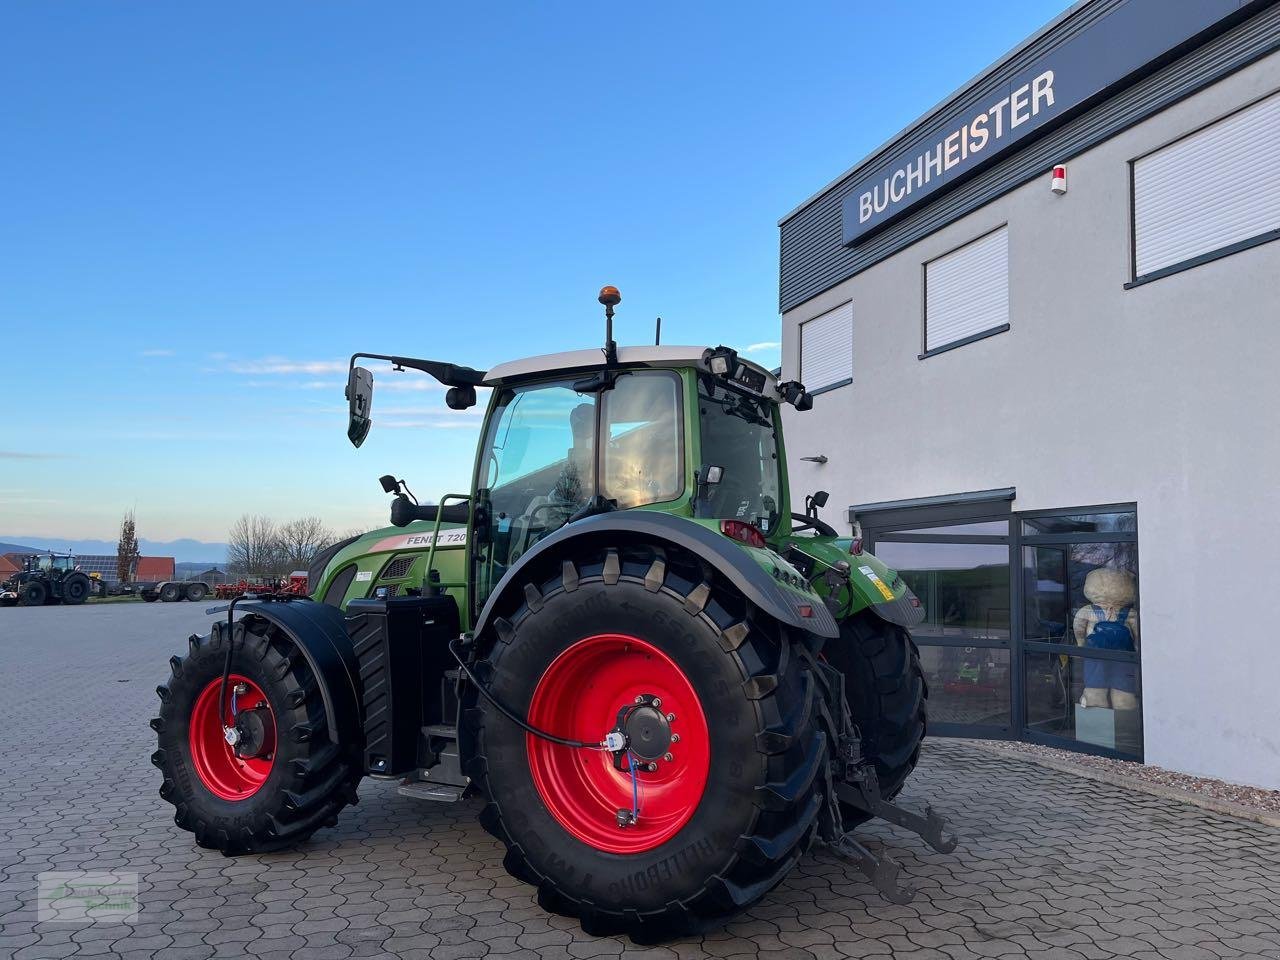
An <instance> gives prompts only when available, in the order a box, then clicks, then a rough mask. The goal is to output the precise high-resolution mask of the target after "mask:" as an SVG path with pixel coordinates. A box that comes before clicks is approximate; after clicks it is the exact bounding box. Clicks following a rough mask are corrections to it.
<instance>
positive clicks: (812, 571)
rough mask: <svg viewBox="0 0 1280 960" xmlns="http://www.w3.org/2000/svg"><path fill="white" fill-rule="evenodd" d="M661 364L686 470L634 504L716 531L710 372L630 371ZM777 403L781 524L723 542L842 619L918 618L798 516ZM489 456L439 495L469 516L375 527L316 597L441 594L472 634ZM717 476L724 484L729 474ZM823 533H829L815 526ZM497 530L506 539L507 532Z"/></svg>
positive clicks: (317, 583)
mask: <svg viewBox="0 0 1280 960" xmlns="http://www.w3.org/2000/svg"><path fill="white" fill-rule="evenodd" d="M673 349H675V348H673ZM707 352H708V353H709V352H711V351H707ZM737 362H738V364H740V365H741V366H746V367H748V368H749V369H751V370H752V371H753V372H754V373H756V374H758V376H759V377H760V378H765V377H768V378H769V380H768V381H764V380H763V379H762V380H761V381H760V382H762V383H763V382H772V377H771V375H770V374H768V372H767V371H765V370H764V369H763V368H758V367H755V366H754V365H752V364H749V363H747V362H746V361H742V360H738V361H737ZM617 369H618V374H619V376H625V375H626V372H627V370H628V368H627V367H625V366H621V367H619V368H617ZM660 369H661V370H665V372H666V373H668V374H669V375H671V376H673V377H674V378H676V379H678V381H679V390H680V403H679V407H680V418H681V430H680V435H681V437H682V439H683V443H682V450H681V453H682V456H681V458H680V460H681V471H680V474H681V475H680V478H679V482H678V484H676V485H675V486H676V487H678V489H671V490H667V491H663V494H662V499H660V500H656V501H654V502H650V503H642V504H638V505H637V506H635V507H634V509H637V510H644V511H653V512H660V513H663V514H667V515H669V516H673V517H680V518H684V519H685V520H686V521H687V522H688V523H689V524H691V525H696V526H698V527H701V528H703V529H705V530H708V531H712V532H714V533H716V534H720V533H721V525H722V523H723V522H724V521H725V520H730V519H734V518H732V517H702V516H698V513H699V510H698V504H697V501H698V491H699V488H700V484H702V486H703V489H705V483H704V481H703V477H702V475H701V472H700V471H705V470H706V469H707V468H708V467H713V466H716V465H715V464H711V463H708V462H706V457H705V456H704V451H703V431H702V429H700V416H699V411H700V410H702V409H703V407H701V406H700V404H699V394H698V389H699V378H703V379H704V381H705V379H706V378H708V377H709V376H710V375H709V373H708V372H707V371H706V370H705V369H699V368H698V367H697V366H686V367H670V368H657V367H650V366H643V367H636V368H632V372H639V371H641V370H643V371H644V372H646V373H650V372H656V371H657V370H660ZM563 381H564V374H563V371H562V370H557V373H556V376H555V377H553V378H550V379H549V380H547V381H544V382H549V383H556V384H558V383H562V382H563ZM516 382H517V383H519V385H520V387H521V389H523V390H525V391H533V390H536V389H537V388H538V384H539V382H540V381H539V380H538V379H537V377H536V376H535V377H534V378H532V379H521V380H517V381H516ZM502 395H503V391H502V388H496V389H495V390H494V392H493V397H492V401H493V402H492V403H491V406H490V410H489V412H488V414H487V416H486V418H485V421H484V427H483V429H482V432H481V435H482V437H491V436H492V433H493V430H494V426H495V418H496V417H498V416H499V415H500V414H501V412H502V407H501V404H500V400H501V398H502ZM777 405H778V404H777V401H772V402H771V403H770V406H771V407H772V411H771V413H772V419H773V425H772V426H773V429H772V432H773V433H774V434H775V436H776V440H775V443H776V461H775V462H776V470H777V481H778V489H777V497H776V501H777V503H776V509H775V510H774V511H773V512H774V513H775V514H776V519H775V522H774V523H773V524H772V529H769V530H767V531H765V530H762V531H761V533H762V535H763V539H764V545H763V546H762V547H757V546H752V545H751V544H749V543H746V542H742V541H741V540H738V539H735V538H731V537H725V539H726V541H728V542H730V543H732V544H733V545H734V547H735V549H737V550H740V551H741V552H742V553H743V554H744V555H745V556H747V557H749V558H750V559H751V561H753V562H754V563H755V564H756V565H758V566H759V567H760V568H761V570H763V571H765V572H766V573H768V575H769V576H770V577H772V578H773V579H774V580H775V581H776V582H777V583H778V585H779V586H780V587H781V588H782V589H783V590H786V591H788V592H790V593H795V594H797V595H799V596H801V597H804V598H806V599H807V600H812V599H814V597H815V596H816V597H817V598H818V599H819V600H820V601H821V602H822V603H824V604H825V605H826V606H827V607H828V609H830V610H831V611H832V613H833V614H834V615H835V616H836V617H837V618H838V619H846V618H848V617H851V616H853V615H855V614H857V613H858V612H859V611H861V610H864V609H866V608H868V607H876V608H877V611H878V612H881V613H882V615H884V616H885V618H886V619H888V620H890V621H891V622H894V623H904V624H911V623H914V622H918V619H919V617H918V616H914V615H913V614H914V611H915V610H917V609H918V608H919V602H918V601H917V600H915V598H914V597H913V596H912V595H911V592H910V590H909V589H908V587H907V586H906V584H905V582H904V581H903V580H902V578H901V577H899V576H898V575H897V573H896V571H894V570H891V569H890V568H889V567H887V566H886V565H885V564H884V563H882V562H881V561H880V560H879V559H877V558H876V557H874V556H873V555H872V554H870V553H867V552H865V551H862V550H861V548H860V546H856V545H855V540H854V538H853V537H842V536H837V535H835V533H834V531H832V530H830V528H829V527H826V525H825V524H822V523H821V522H819V521H817V518H816V508H811V513H812V514H813V515H812V516H810V515H806V514H798V515H793V514H792V512H791V504H790V494H789V489H788V483H787V469H786V458H785V448H784V441H783V437H782V430H781V426H780V418H779V417H778V414H777ZM704 416H705V414H704ZM487 455H488V448H487V447H486V446H485V445H483V444H482V445H481V448H480V451H479V453H478V456H477V465H476V470H475V471H474V474H475V477H476V481H475V484H474V485H473V488H472V490H471V491H470V492H469V493H468V494H449V495H446V496H445V497H443V498H442V499H441V501H440V506H441V507H449V506H451V505H453V506H455V508H456V507H460V506H466V507H467V516H466V522H446V521H444V520H442V519H441V518H440V516H438V515H437V517H436V518H435V519H432V520H425V521H424V520H419V521H412V522H409V523H408V524H407V525H406V526H404V527H395V526H392V527H386V528H382V529H379V530H373V531H371V532H369V533H366V534H364V535H363V536H361V537H359V538H356V539H354V540H351V541H347V542H345V543H343V544H341V545H340V546H339V547H338V548H336V549H333V550H331V551H330V552H327V553H326V554H325V555H323V556H322V557H320V558H318V560H319V563H317V564H315V565H313V573H314V575H313V576H312V578H311V581H310V588H311V595H312V597H313V598H314V599H316V600H321V601H323V602H326V603H329V604H332V605H336V606H339V607H341V608H343V609H345V608H346V606H347V604H348V603H350V602H351V601H352V600H356V599H361V598H368V597H378V598H385V597H391V596H406V595H414V594H420V593H423V592H426V593H434V592H445V593H448V594H449V595H450V596H452V597H453V598H454V599H455V600H456V601H457V604H458V609H459V616H460V621H461V624H462V628H463V629H464V630H471V629H472V628H473V627H474V625H475V622H476V619H477V618H478V616H479V614H480V609H481V607H482V605H483V603H484V601H485V600H486V599H487V598H488V595H489V590H490V589H491V588H493V587H494V586H496V584H497V580H498V577H497V576H496V575H495V572H494V566H495V565H498V562H497V560H496V558H495V556H494V553H495V552H496V549H495V548H492V547H490V546H489V545H488V544H486V543H484V542H483V538H482V542H481V543H480V544H478V545H477V544H476V538H475V536H474V535H473V530H474V524H475V510H474V507H471V506H470V505H472V504H476V503H483V502H484V500H485V499H486V497H487V498H490V499H491V498H492V497H493V496H495V495H496V494H497V493H498V490H497V489H496V488H495V489H494V490H491V491H489V490H485V489H484V488H482V487H481V486H480V479H481V478H482V476H483V474H482V472H481V470H480V461H481V460H482V459H483V458H485V457H486V456H487ZM564 463H565V461H564V460H561V461H553V462H552V463H551V464H549V465H548V466H550V467H552V468H553V469H554V468H562V467H563V465H564ZM522 479H523V478H522V477H518V478H516V480H522ZM720 482H724V480H723V478H722V479H721V481H720ZM402 496H403V495H402ZM428 509H430V508H428ZM482 519H483V517H482ZM752 519H753V520H755V519H757V518H756V517H752ZM815 527H816V528H817V529H815ZM554 529H558V528H553V529H552V530H549V531H546V532H554ZM820 530H824V531H826V532H825V533H824V532H818V531H820ZM497 536H499V537H500V536H501V534H498V535H497ZM477 546H478V547H479V549H478V550H477V549H476V547H477ZM855 550H856V551H857V552H854V551H855Z"/></svg>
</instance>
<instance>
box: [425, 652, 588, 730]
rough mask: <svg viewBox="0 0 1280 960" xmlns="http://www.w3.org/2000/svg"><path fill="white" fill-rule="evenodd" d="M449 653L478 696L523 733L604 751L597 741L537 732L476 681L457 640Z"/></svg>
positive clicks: (535, 728)
mask: <svg viewBox="0 0 1280 960" xmlns="http://www.w3.org/2000/svg"><path fill="white" fill-rule="evenodd" d="M449 652H450V653H451V654H453V659H455V660H457V661H458V666H459V667H461V668H462V672H463V673H464V674H466V676H467V679H468V680H470V681H471V682H472V684H474V685H475V688H476V690H478V691H479V692H480V695H481V696H482V697H484V698H485V699H486V700H488V701H489V702H490V703H491V704H493V706H494V708H495V709H497V711H498V712H499V713H500V714H502V715H503V716H504V717H506V718H507V719H508V720H510V721H511V722H512V723H514V724H515V725H516V726H517V727H519V728H520V729H521V730H523V731H524V732H525V733H527V734H529V735H530V736H534V737H537V738H538V739H539V740H546V741H547V742H548V743H558V744H559V745H560V746H562V747H577V748H580V749H583V750H603V749H605V747H604V744H603V743H601V742H599V741H588V740H572V739H570V738H568V737H557V736H556V735H555V734H554V733H547V731H545V730H539V729H538V728H537V727H535V726H534V725H533V724H531V723H529V722H528V721H527V720H524V719H521V717H520V716H519V715H518V714H516V712H515V711H514V710H512V709H511V708H510V707H508V706H507V705H506V704H505V703H503V702H502V701H501V700H499V699H498V698H497V697H496V696H494V695H493V693H492V692H490V690H489V688H488V687H486V686H485V685H484V684H483V683H481V682H480V681H479V679H477V677H476V675H475V674H474V673H472V672H471V667H470V666H468V664H467V662H466V660H464V659H463V657H462V651H460V650H459V649H458V640H456V639H455V640H450V641H449Z"/></svg>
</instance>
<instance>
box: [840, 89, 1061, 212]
mask: <svg viewBox="0 0 1280 960" xmlns="http://www.w3.org/2000/svg"><path fill="white" fill-rule="evenodd" d="M1053 102H1054V100H1053V71H1052V70H1046V71H1044V73H1042V74H1040V75H1039V76H1038V77H1036V78H1035V79H1034V80H1032V81H1031V82H1030V83H1024V84H1023V85H1022V86H1020V87H1019V88H1018V89H1017V90H1014V91H1013V92H1012V93H1010V94H1008V95H1007V96H1005V97H1003V98H1001V99H1000V100H997V101H996V102H995V103H994V104H993V105H992V106H991V107H990V108H988V109H987V110H985V111H981V112H979V113H978V114H977V115H976V116H975V117H974V118H973V119H972V120H970V121H968V122H967V123H965V124H964V125H963V126H962V127H960V129H958V130H952V131H951V132H950V133H949V134H947V136H946V138H945V139H942V140H939V141H938V142H937V143H935V144H934V145H933V146H931V147H929V148H928V149H927V150H925V152H924V153H922V154H920V155H919V156H917V157H916V158H915V160H913V161H912V162H910V163H908V164H906V165H905V166H902V167H898V169H896V170H894V171H893V173H891V174H888V175H886V176H885V178H884V181H883V182H882V183H873V184H871V189H870V190H864V191H863V192H861V193H859V194H858V195H857V198H858V223H859V224H860V225H861V224H864V223H866V222H867V221H869V220H871V219H872V218H873V217H875V216H876V215H877V214H881V213H884V212H885V211H886V210H888V209H889V207H890V205H891V204H900V203H902V202H903V201H904V200H906V199H908V198H909V197H910V196H911V195H912V194H913V193H918V192H920V191H921V190H923V189H924V188H925V187H927V186H928V185H929V184H930V183H932V182H933V181H934V180H937V179H940V178H941V177H942V175H943V174H944V173H946V172H947V171H948V170H951V169H952V168H953V167H958V166H960V164H962V163H964V162H965V161H967V160H969V159H970V158H975V159H976V158H977V156H978V154H980V153H982V151H983V150H987V149H989V148H994V149H999V143H1000V141H1001V140H1002V139H1004V137H1005V136H1006V135H1008V136H1012V135H1013V132H1014V131H1015V130H1017V129H1018V127H1020V126H1022V125H1023V124H1024V123H1028V122H1030V121H1032V120H1034V119H1035V118H1036V117H1037V116H1039V115H1040V111H1041V109H1044V110H1049V109H1051V108H1052V107H1053Z"/></svg>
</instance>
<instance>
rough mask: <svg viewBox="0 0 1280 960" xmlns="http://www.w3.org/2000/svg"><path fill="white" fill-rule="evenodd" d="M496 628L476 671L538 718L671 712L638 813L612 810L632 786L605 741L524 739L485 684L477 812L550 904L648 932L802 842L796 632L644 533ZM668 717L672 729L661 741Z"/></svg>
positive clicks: (804, 683) (704, 918)
mask: <svg viewBox="0 0 1280 960" xmlns="http://www.w3.org/2000/svg"><path fill="white" fill-rule="evenodd" d="M496 632H497V638H496V640H495V641H494V643H493V645H492V648H491V649H490V651H489V653H488V659H487V661H485V662H482V663H481V664H479V665H478V670H479V671H480V677H481V679H482V680H485V682H488V683H489V684H490V685H491V688H492V690H493V692H494V694H495V695H496V696H497V697H498V699H500V700H501V701H503V702H504V703H505V704H508V705H510V706H511V707H513V708H514V709H515V710H516V711H518V712H519V713H521V714H523V715H527V716H529V717H530V718H531V721H532V722H533V723H534V724H535V725H541V727H542V729H544V730H547V731H548V732H550V733H554V734H557V735H559V736H562V737H568V738H572V739H579V740H584V741H599V740H602V739H603V738H604V735H605V734H606V733H607V732H608V731H609V730H610V729H611V728H612V727H613V726H614V724H615V723H616V722H617V718H618V716H619V711H620V710H623V709H625V708H627V707H628V705H631V704H635V703H637V702H638V700H637V698H639V699H644V698H649V700H648V701H646V702H651V701H652V698H653V697H655V696H656V697H658V698H659V699H660V700H661V701H662V704H661V712H662V713H668V712H669V713H671V714H672V715H673V716H672V717H670V718H668V723H669V726H668V727H667V732H666V733H665V734H661V733H660V739H659V741H657V748H656V752H653V753H652V755H653V756H654V757H655V759H654V763H655V765H656V768H657V769H656V770H655V771H653V772H649V771H642V772H639V773H637V775H636V782H637V785H638V790H639V819H638V821H637V822H636V823H635V824H634V825H629V826H625V827H620V826H618V818H620V817H621V816H622V814H623V813H625V812H628V810H629V808H630V806H631V803H630V801H631V788H632V783H631V775H630V773H629V772H627V771H618V770H616V769H615V768H614V767H613V765H612V762H611V761H612V755H611V754H609V753H606V752H603V751H600V752H597V751H591V750H587V749H580V748H572V747H565V746H560V745H553V744H551V743H548V742H547V741H544V740H540V739H534V738H532V737H530V736H529V735H527V734H525V733H524V732H523V731H522V730H520V729H519V728H518V727H516V726H515V725H514V724H513V723H511V722H510V721H509V720H507V719H506V718H504V717H503V716H502V715H501V714H499V713H498V712H497V711H496V710H495V709H493V708H492V707H491V706H489V705H488V703H487V701H481V702H480V703H479V705H478V708H477V709H473V710H470V711H468V718H469V720H470V721H471V722H473V723H474V724H475V735H476V750H475V755H474V758H473V760H472V761H471V765H470V767H469V772H470V774H471V775H472V778H473V781H474V782H475V784H476V785H477V787H478V788H479V789H480V791H481V792H482V794H483V795H484V796H485V797H486V799H487V801H488V802H487V805H486V807H485V809H484V811H483V813H482V815H481V823H482V824H483V825H484V826H485V828H486V829H487V830H489V832H490V833H492V834H493V835H494V836H496V837H498V838H499V839H500V840H502V841H503V843H505V844H506V846H507V856H506V860H505V866H506V867H507V870H508V871H509V872H510V873H511V874H512V875H513V876H515V877H517V878H519V879H521V880H525V881H526V882H529V883H532V884H535V885H537V887H538V892H539V902H540V903H541V904H542V905H543V907H544V908H545V909H548V910H552V911H554V912H557V913H560V914H563V915H566V916H573V917H577V918H579V920H580V921H581V923H582V927H583V929H584V930H585V931H587V932H588V933H592V934H603V933H627V934H629V935H630V936H631V937H632V938H633V939H635V940H637V941H638V942H655V941H660V940H664V939H668V938H670V937H673V936H679V935H683V934H687V933H691V932H694V931H697V930H701V929H705V928H707V927H710V926H714V925H717V924H719V923H721V922H723V921H724V920H725V919H726V918H728V917H729V916H732V915H733V914H734V913H736V912H737V911H739V910H742V909H745V908H746V907H748V906H750V905H751V904H753V903H755V902H757V901H758V900H760V899H761V898H762V897H764V896H765V895H766V894H767V893H768V892H769V891H770V890H771V889H773V887H774V886H776V885H777V884H778V883H779V882H780V881H781V880H782V879H783V878H784V877H785V876H786V875H787V873H788V872H789V871H790V870H791V868H792V867H793V866H794V865H795V863H796V861H797V860H798V859H799V858H800V856H801V855H802V854H803V853H804V851H805V850H806V849H807V848H808V846H809V844H810V843H811V841H812V840H813V837H814V835H815V831H816V826H817V822H818V815H819V811H820V809H821V806H822V797H821V790H822V789H823V787H824V785H825V782H826V776H825V771H826V764H827V756H828V745H827V742H826V736H825V734H823V733H822V732H820V731H819V729H818V726H817V721H816V712H815V711H816V707H815V703H816V700H817V698H816V696H815V689H816V688H815V682H814V679H813V677H812V675H811V673H810V663H811V661H810V660H809V659H808V658H807V657H804V656H801V654H800V652H799V647H800V645H801V644H802V643H804V642H806V640H807V637H800V638H791V637H789V636H788V635H787V634H786V633H785V632H784V631H783V630H782V629H781V628H780V627H779V626H778V625H777V624H776V623H774V622H773V621H770V620H768V619H767V618H764V617H763V616H759V615H758V614H757V613H756V611H754V610H752V609H750V608H749V606H748V604H747V603H746V602H745V601H744V600H743V599H741V597H740V596H739V595H738V594H737V593H736V592H734V591H733V590H732V588H731V587H730V586H729V585H728V584H727V583H722V582H718V581H709V580H705V579H704V578H703V574H702V572H701V571H700V569H699V567H698V565H697V564H696V563H693V562H690V561H689V560H687V559H682V558H681V557H679V556H674V555H666V556H664V555H663V554H661V553H660V552H658V551H656V550H654V549H651V548H648V547H639V548H634V549H626V550H609V551H607V552H606V551H604V550H599V551H595V552H585V553H583V554H581V555H579V556H577V557H575V558H574V559H573V560H566V561H564V563H563V566H562V568H561V570H560V572H559V573H558V574H556V575H555V576H552V577H550V578H548V579H544V580H542V581H541V582H540V583H537V584H535V583H529V584H527V585H526V586H525V588H524V595H523V602H522V603H521V604H520V606H519V607H518V608H517V609H515V610H511V611H508V612H507V618H505V619H502V620H499V621H498V622H497V631H496ZM575 663H576V666H575ZM566 664H568V665H569V666H568V669H566V668H565V665H566ZM659 725H661V724H660V722H659ZM671 733H677V734H683V735H682V736H680V739H679V740H677V741H673V742H669V745H668V741H667V740H663V739H661V737H669V735H670V734H671ZM633 743H636V744H639V743H640V740H639V738H638V737H637V738H636V739H635V740H633ZM644 749H646V750H650V751H653V750H654V748H653V745H652V744H649V745H646V746H645V747H644ZM663 749H667V754H668V755H669V756H671V757H672V759H671V760H667V759H666V757H665V756H663V755H662V751H663ZM637 750H639V748H637Z"/></svg>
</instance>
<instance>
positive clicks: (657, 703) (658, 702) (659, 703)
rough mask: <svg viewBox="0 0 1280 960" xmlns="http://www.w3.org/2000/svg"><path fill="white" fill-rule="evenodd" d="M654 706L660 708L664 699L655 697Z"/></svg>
mask: <svg viewBox="0 0 1280 960" xmlns="http://www.w3.org/2000/svg"><path fill="white" fill-rule="evenodd" d="M653 706H654V707H655V708H656V707H660V706H662V698H661V697H654V698H653Z"/></svg>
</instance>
